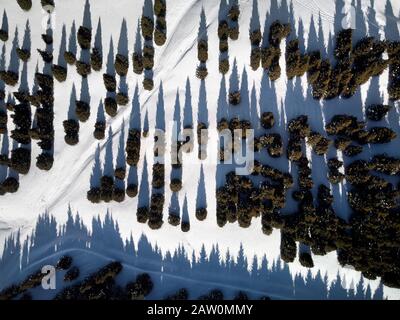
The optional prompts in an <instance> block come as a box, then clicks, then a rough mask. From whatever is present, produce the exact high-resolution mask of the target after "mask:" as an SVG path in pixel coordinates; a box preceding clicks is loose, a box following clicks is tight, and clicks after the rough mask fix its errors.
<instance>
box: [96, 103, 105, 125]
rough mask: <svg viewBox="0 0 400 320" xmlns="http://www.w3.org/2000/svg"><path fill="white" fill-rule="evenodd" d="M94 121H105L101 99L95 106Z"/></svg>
mask: <svg viewBox="0 0 400 320" xmlns="http://www.w3.org/2000/svg"><path fill="white" fill-rule="evenodd" d="M96 122H101V123H106V115H105V113H104V103H103V100H102V99H100V101H99V106H98V108H97V114H96Z"/></svg>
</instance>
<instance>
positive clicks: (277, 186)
mask: <svg viewBox="0 0 400 320" xmlns="http://www.w3.org/2000/svg"><path fill="white" fill-rule="evenodd" d="M253 175H261V176H262V177H263V179H264V180H265V181H263V182H262V183H261V185H260V187H256V186H255V185H254V184H253V182H252V180H251V179H250V178H248V177H244V176H237V175H236V174H235V173H234V172H230V173H228V174H227V176H226V182H225V185H224V186H223V187H221V188H219V189H218V190H217V192H216V199H217V223H218V225H219V226H220V227H223V226H224V225H225V224H226V222H227V221H228V222H230V223H233V222H235V221H238V222H239V225H240V226H242V227H248V226H250V223H251V219H252V218H253V217H257V216H259V215H260V214H261V213H262V212H263V211H264V210H266V211H269V212H270V211H275V210H278V209H281V208H283V207H284V205H285V193H286V190H287V189H289V188H290V187H291V186H292V185H293V178H292V176H291V175H290V174H288V173H283V172H281V171H279V170H278V169H275V168H272V167H270V166H268V165H262V164H260V163H258V162H256V163H255V167H254V172H253Z"/></svg>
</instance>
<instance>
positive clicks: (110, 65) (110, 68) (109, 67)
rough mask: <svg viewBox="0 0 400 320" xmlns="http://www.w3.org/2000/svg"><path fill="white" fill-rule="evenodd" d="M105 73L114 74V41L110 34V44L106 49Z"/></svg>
mask: <svg viewBox="0 0 400 320" xmlns="http://www.w3.org/2000/svg"><path fill="white" fill-rule="evenodd" d="M106 73H107V74H108V75H110V76H115V66H114V43H113V38H112V36H111V38H110V46H109V50H108V56H107V67H106Z"/></svg>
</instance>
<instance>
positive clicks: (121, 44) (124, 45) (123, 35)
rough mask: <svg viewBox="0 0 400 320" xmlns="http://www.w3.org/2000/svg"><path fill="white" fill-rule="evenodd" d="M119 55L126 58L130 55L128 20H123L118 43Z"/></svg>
mask: <svg viewBox="0 0 400 320" xmlns="http://www.w3.org/2000/svg"><path fill="white" fill-rule="evenodd" d="M118 54H121V55H123V56H125V57H128V55H129V49H128V27H127V25H126V20H125V19H123V20H122V23H121V30H120V33H119V41H118Z"/></svg>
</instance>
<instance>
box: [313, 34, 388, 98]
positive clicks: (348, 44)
mask: <svg viewBox="0 0 400 320" xmlns="http://www.w3.org/2000/svg"><path fill="white" fill-rule="evenodd" d="M352 38H353V30H352V29H344V30H341V31H340V32H339V33H338V34H337V36H336V47H335V50H334V56H335V58H336V63H335V65H332V63H331V62H330V60H329V59H322V58H321V54H320V52H312V53H310V54H309V65H308V70H307V71H308V81H309V82H310V84H311V86H312V88H313V97H314V98H315V99H333V98H336V97H338V96H342V97H344V98H349V97H351V96H353V95H354V94H355V92H356V91H357V89H358V87H359V86H361V85H362V84H365V83H366V82H367V81H368V80H369V79H370V78H371V77H375V76H379V75H381V74H382V73H383V71H384V70H385V69H386V68H387V66H388V64H390V63H391V62H392V61H394V60H393V59H392V58H390V57H389V59H384V58H383V54H384V52H385V51H387V52H388V53H389V51H390V49H389V48H390V47H391V44H390V42H388V41H381V40H376V39H374V38H373V37H365V38H363V39H361V40H360V41H358V42H357V43H356V44H355V45H354V46H353V39H352Z"/></svg>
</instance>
